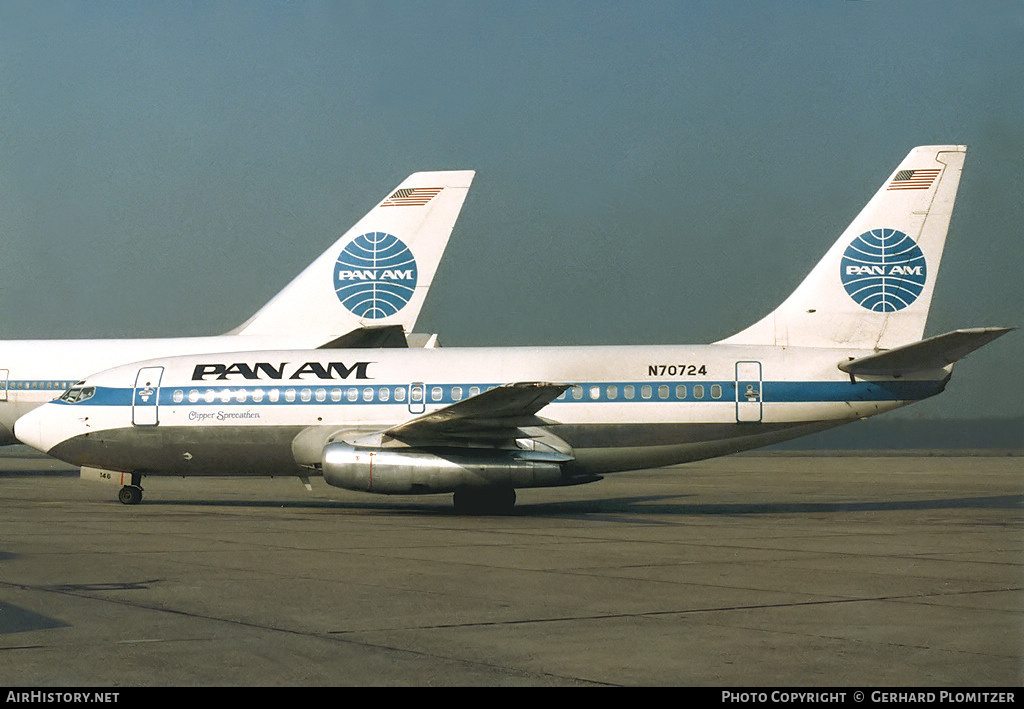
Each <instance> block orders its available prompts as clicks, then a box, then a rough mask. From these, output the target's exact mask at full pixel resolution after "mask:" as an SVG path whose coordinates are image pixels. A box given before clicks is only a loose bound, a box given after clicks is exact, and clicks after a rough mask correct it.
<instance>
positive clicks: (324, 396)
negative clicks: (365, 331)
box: [56, 381, 943, 407]
mask: <svg viewBox="0 0 1024 709" xmlns="http://www.w3.org/2000/svg"><path fill="white" fill-rule="evenodd" d="M741 384H743V383H741ZM494 386H498V385H495V384H426V385H425V386H424V389H423V390H424V401H423V403H425V404H427V405H436V404H440V405H445V404H453V403H456V402H457V401H462V400H464V399H467V398H469V397H470V396H472V395H473V394H475V393H479V391H485V390H486V389H488V388H491V387H494ZM942 386H943V382H941V381H885V382H849V381H846V382H778V381H775V382H773V381H766V382H763V383H762V384H761V391H762V400H763V401H764V403H816V402H840V401H913V400H917V399H924V398H927V397H929V396H933V395H935V394H937V393H939V392H940V391H941V390H942ZM701 388H702V391H700V389H701ZM383 390H387V399H383V398H382V396H381V392H382V391H383ZM408 390H409V387H408V385H405V384H391V385H389V384H356V385H353V384H337V385H328V384H322V383H318V384H312V383H306V384H299V383H296V384H294V385H272V386H196V387H166V386H165V387H161V389H160V401H159V405H160V406H177V405H181V406H219V407H223V406H231V405H237V406H242V405H244V406H252V405H254V404H255V405H260V406H294V405H333V406H352V405H359V406H366V405H370V404H384V405H393V404H397V405H403V406H405V405H408V403H409V401H408ZM477 390H479V391H477ZM396 391H401V398H396V396H395V392H396ZM256 392H261V393H260V394H259V398H257V397H256V396H255V394H256ZM133 393H134V389H132V388H130V387H120V388H111V387H97V388H96V393H95V395H94V396H93V397H92V398H90V399H87V400H85V401H81V402H78V403H77V404H66V403H65V402H60V401H58V402H56V403H62V404H65V405H67V406H131V405H132V399H133ZM698 394H699V395H698ZM240 395H241V397H240ZM272 397H276V400H273V398H272ZM193 399H195V400H194V401H193ZM735 401H736V383H735V382H733V381H719V382H708V381H704V382H693V381H687V382H679V381H672V382H667V381H662V382H658V381H655V382H651V381H645V382H586V383H580V384H576V385H574V386H573V387H571V388H570V389H569V390H568V391H566V393H564V394H563V395H562V396H560V397H558V398H557V399H555V400H554V402H553V404H555V405H559V404H594V403H633V404H636V403H641V404H642V403H652V404H653V403H727V404H734V403H735ZM413 403H419V402H413Z"/></svg>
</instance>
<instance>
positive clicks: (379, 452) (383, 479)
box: [323, 443, 572, 495]
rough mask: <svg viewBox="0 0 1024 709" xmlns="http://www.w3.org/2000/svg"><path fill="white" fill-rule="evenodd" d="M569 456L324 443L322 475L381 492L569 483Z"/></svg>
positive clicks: (347, 485) (339, 484)
mask: <svg viewBox="0 0 1024 709" xmlns="http://www.w3.org/2000/svg"><path fill="white" fill-rule="evenodd" d="M571 459H572V458H571V456H567V455H561V454H557V453H546V452H536V451H520V450H510V451H493V450H489V451H481V452H480V453H479V454H476V453H467V452H463V451H459V452H457V453H453V454H451V455H449V454H447V453H446V454H444V455H435V454H432V453H423V452H416V451H406V450H390V449H384V448H355V447H353V446H350V445H348V444H345V443H329V444H328V445H326V446H324V450H323V474H324V480H325V481H326V482H327V483H328V484H329V485H334V486H335V487H343V488H345V489H347V490H360V491H363V492H377V493H383V494H385V495H414V494H420V493H435V492H455V491H456V490H459V489H465V488H473V487H477V488H480V487H494V486H502V487H552V486H558V485H566V484H572V483H571V482H570V481H569V480H568V479H567V478H566V476H565V475H564V474H563V472H562V463H563V462H565V461H568V460H571Z"/></svg>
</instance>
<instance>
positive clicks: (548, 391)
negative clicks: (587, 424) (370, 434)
mask: <svg viewBox="0 0 1024 709" xmlns="http://www.w3.org/2000/svg"><path fill="white" fill-rule="evenodd" d="M570 386H572V385H571V384H553V383H549V382H518V383H515V384H505V385H503V386H499V387H495V388H493V389H488V390H487V391H484V392H481V393H480V394H477V395H476V396H472V397H470V398H468V399H464V400H462V401H458V402H456V403H454V404H450V405H448V406H445V407H443V408H441V409H438V410H436V411H432V412H430V413H427V414H423V415H422V416H418V417H416V418H414V419H411V420H409V421H406V422H405V423H401V424H399V425H397V426H392V427H391V428H389V429H386V430H384V431H381V432H380V433H379V434H375V435H374V438H376V437H378V436H379V438H380V440H381V441H386V440H387V439H393V440H397V441H401V442H402V443H405V444H406V445H410V446H417V447H420V446H456V447H495V448H500V447H503V446H507V445H508V444H510V443H511V442H512V441H513V440H514V439H515V438H516V437H517V434H518V432H519V430H520V429H522V428H524V427H530V426H540V425H544V424H545V423H546V422H545V421H544V420H543V419H541V418H538V417H537V415H536V414H537V412H538V411H540V410H541V409H542V408H544V407H545V406H547V405H548V404H549V403H551V401H553V400H554V399H555V398H556V397H558V396H560V395H561V394H562V392H564V391H565V390H566V389H568V388H569V387H570Z"/></svg>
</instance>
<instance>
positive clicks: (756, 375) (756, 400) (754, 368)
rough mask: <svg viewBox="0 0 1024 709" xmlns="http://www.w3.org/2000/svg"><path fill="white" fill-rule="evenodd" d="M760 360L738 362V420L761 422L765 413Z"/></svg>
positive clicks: (740, 421)
mask: <svg viewBox="0 0 1024 709" xmlns="http://www.w3.org/2000/svg"><path fill="white" fill-rule="evenodd" d="M762 386H763V382H762V380H761V363H760V362H737V363H736V421H737V422H739V423H759V422H760V421H761V416H762V414H763V405H764V400H763V397H762V394H761V391H762Z"/></svg>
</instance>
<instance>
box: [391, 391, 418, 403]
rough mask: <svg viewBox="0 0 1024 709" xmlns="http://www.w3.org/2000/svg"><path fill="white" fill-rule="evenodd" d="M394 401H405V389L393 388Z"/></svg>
mask: <svg viewBox="0 0 1024 709" xmlns="http://www.w3.org/2000/svg"><path fill="white" fill-rule="evenodd" d="M416 391H418V390H414V392H413V393H414V394H415V392H416ZM395 401H398V402H402V401H405V387H395ZM417 401H418V399H417Z"/></svg>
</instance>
